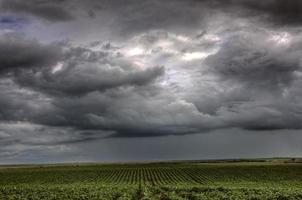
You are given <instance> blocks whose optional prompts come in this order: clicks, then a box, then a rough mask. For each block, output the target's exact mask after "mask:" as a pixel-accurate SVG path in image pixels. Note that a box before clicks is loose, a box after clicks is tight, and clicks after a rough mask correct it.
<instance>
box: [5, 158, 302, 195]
mask: <svg viewBox="0 0 302 200" xmlns="http://www.w3.org/2000/svg"><path fill="white" fill-rule="evenodd" d="M0 199H37V200H38V199H53V200H54V199H144V200H147V199H155V200H156V199H167V200H168V199H177V200H180V199H302V164H299V163H284V162H252V163H247V162H238V163H198V162H195V163H185V162H180V163H145V164H78V165H75V164H74V165H52V166H46V165H41V166H14V167H1V168H0Z"/></svg>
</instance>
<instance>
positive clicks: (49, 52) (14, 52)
mask: <svg viewBox="0 0 302 200" xmlns="http://www.w3.org/2000/svg"><path fill="white" fill-rule="evenodd" d="M59 57H60V49H59V48H58V47H56V46H54V45H44V44H40V43H39V42H38V41H36V40H33V39H25V38H24V37H22V36H18V35H15V34H4V35H0V73H4V72H11V71H14V70H16V69H21V68H32V69H33V68H36V67H47V66H51V65H53V64H55V63H56V62H57V60H58V59H59Z"/></svg>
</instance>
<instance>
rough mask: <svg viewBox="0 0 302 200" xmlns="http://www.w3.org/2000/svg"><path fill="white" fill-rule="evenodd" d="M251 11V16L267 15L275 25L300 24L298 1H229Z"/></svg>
mask: <svg viewBox="0 0 302 200" xmlns="http://www.w3.org/2000/svg"><path fill="white" fill-rule="evenodd" d="M230 2H231V3H234V4H238V5H241V6H243V7H245V8H247V9H250V10H251V11H252V13H251V14H254V15H255V16H256V15H259V14H260V15H264V16H265V15H267V16H268V17H269V20H271V21H272V22H273V23H274V24H276V25H280V24H282V25H299V24H301V23H302V2H301V1H300V0H290V1H288V0H266V1H252V0H231V1H230Z"/></svg>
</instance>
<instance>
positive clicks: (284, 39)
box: [269, 32, 292, 45]
mask: <svg viewBox="0 0 302 200" xmlns="http://www.w3.org/2000/svg"><path fill="white" fill-rule="evenodd" d="M269 40H270V41H273V42H275V43H276V44H277V45H287V44H289V43H290V42H291V40H292V36H291V35H290V34H289V33H287V32H282V33H277V34H273V35H272V36H271V38H270V39H269Z"/></svg>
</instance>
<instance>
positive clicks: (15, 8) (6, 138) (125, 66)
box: [0, 0, 302, 164]
mask: <svg viewBox="0 0 302 200" xmlns="http://www.w3.org/2000/svg"><path fill="white" fill-rule="evenodd" d="M301 31H302V1H301V0H291V1H288V0H263V1H254V0H186V1H184V0H165V1H161V0H144V1H141V0H87V1H81V0H53V1H47V0H26V1H24V0H0V164H19V163H57V162H128V161H159V160H193V159H222V158H259V157H285V156H295V157H299V156H300V157H301V156H302V146H301V142H302V133H301V129H302V103H301V98H302V91H301V87H302V58H301V53H302V34H301Z"/></svg>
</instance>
